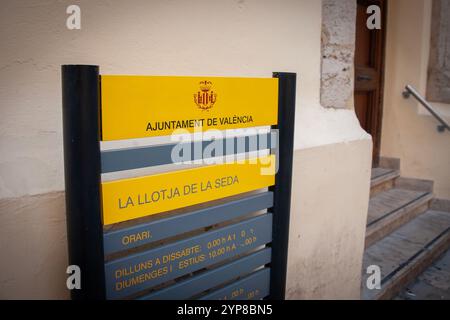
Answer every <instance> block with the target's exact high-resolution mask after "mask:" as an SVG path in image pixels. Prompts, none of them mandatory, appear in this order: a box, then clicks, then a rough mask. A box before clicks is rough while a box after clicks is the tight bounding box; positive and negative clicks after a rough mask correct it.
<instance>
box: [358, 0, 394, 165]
mask: <svg viewBox="0 0 450 320" xmlns="http://www.w3.org/2000/svg"><path fill="white" fill-rule="evenodd" d="M371 5H377V6H379V7H380V9H381V29H373V30H370V29H369V28H368V27H367V19H368V17H369V14H367V8H368V7H369V6H371ZM386 10H387V0H358V7H357V16H356V43H355V112H356V116H357V117H358V119H359V122H360V124H361V127H362V128H363V129H364V130H366V131H367V132H368V133H369V134H370V135H372V139H373V166H374V167H376V166H378V162H379V157H380V145H381V121H382V115H383V80H384V55H385V43H386Z"/></svg>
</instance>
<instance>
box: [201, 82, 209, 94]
mask: <svg viewBox="0 0 450 320" xmlns="http://www.w3.org/2000/svg"><path fill="white" fill-rule="evenodd" d="M211 86H212V82H211V81H206V80H205V81H201V82H200V90H201V91H203V92H207V91H209V89H211Z"/></svg>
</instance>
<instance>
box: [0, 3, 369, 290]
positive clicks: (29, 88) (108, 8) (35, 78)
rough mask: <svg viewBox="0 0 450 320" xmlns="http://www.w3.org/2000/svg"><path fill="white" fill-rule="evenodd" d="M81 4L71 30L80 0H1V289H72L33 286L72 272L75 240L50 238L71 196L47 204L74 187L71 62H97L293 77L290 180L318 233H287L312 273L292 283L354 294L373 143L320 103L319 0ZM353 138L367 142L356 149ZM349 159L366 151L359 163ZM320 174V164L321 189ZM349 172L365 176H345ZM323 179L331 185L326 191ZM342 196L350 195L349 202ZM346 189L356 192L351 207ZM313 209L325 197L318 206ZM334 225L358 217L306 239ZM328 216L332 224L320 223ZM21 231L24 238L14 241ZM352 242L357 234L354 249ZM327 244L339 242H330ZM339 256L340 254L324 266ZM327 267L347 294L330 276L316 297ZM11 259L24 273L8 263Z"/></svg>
mask: <svg viewBox="0 0 450 320" xmlns="http://www.w3.org/2000/svg"><path fill="white" fill-rule="evenodd" d="M76 3H77V4H79V5H80V7H81V16H82V29H81V30H67V29H66V26H65V19H66V17H67V15H66V13H65V10H66V7H67V6H68V5H70V4H73V1H39V2H37V1H13V0H8V1H3V2H2V10H1V11H0V39H1V43H2V50H1V51H0V58H1V59H0V103H1V111H0V112H1V117H0V155H1V156H0V199H3V200H0V202H1V203H0V219H1V220H0V254H2V256H4V255H6V254H8V255H11V256H12V258H11V259H8V261H7V262H6V260H5V259H1V260H0V261H1V262H0V293H1V297H3V298H8V297H33V298H36V297H39V298H61V297H67V292H66V291H65V289H64V284H63V283H60V282H58V284H52V285H50V284H48V285H47V286H46V284H45V283H46V282H45V281H44V282H43V283H40V284H39V285H38V286H37V289H36V290H30V288H29V283H30V282H29V281H30V280H32V279H34V278H35V277H42V278H44V279H51V278H52V277H53V275H54V274H58V276H57V279H63V277H64V272H63V271H64V270H65V267H66V266H65V265H64V264H63V263H61V261H62V260H64V258H62V257H66V252H65V243H64V241H65V240H64V239H61V238H60V237H58V238H56V237H55V236H54V235H55V234H60V233H61V232H62V233H63V234H64V232H65V221H64V219H63V216H64V212H61V210H62V208H61V202H59V203H60V204H59V205H58V206H57V205H52V204H51V202H50V199H48V201H47V202H46V199H47V193H48V192H52V191H58V190H62V189H63V185H64V183H63V182H64V180H63V158H62V156H63V150H62V123H61V93H60V92H61V86H60V65H62V64H97V65H100V68H101V73H103V74H143V75H145V74H147V75H215V76H257V77H270V76H271V73H272V71H289V72H296V73H297V74H298V91H297V110H296V111H297V116H296V138H295V148H296V149H297V152H296V156H295V169H294V172H295V176H294V186H298V183H300V184H301V185H302V186H303V187H302V188H297V187H294V190H293V202H294V203H293V212H292V215H293V217H294V218H293V223H292V228H294V230H297V227H299V226H302V228H307V229H308V236H306V235H305V237H303V238H299V240H296V239H297V238H295V237H296V235H292V236H291V238H292V237H294V238H292V240H291V243H290V246H291V247H290V266H301V267H304V266H306V267H307V269H304V270H310V271H309V272H308V273H301V274H299V275H295V269H293V270H291V271H290V277H291V279H293V281H295V282H290V283H289V286H290V287H291V286H292V288H290V289H289V293H290V298H298V297H303V298H308V297H313V296H314V297H317V296H319V297H320V296H321V297H322V298H333V297H334V298H349V297H353V298H355V297H357V296H358V292H359V285H357V282H358V280H357V278H358V277H359V273H358V272H356V274H355V270H356V271H357V270H360V265H358V263H360V260H361V258H362V257H361V255H362V246H363V239H361V236H362V235H363V234H364V230H365V215H366V213H367V207H366V205H365V204H367V200H368V191H369V181H368V172H369V169H370V156H367V155H370V154H371V141H370V137H369V136H368V135H367V134H366V133H365V132H364V131H363V130H361V128H360V127H359V124H358V121H357V119H356V116H355V114H354V112H353V110H335V109H325V108H323V107H321V106H320V103H319V96H320V74H321V70H320V59H321V53H320V37H321V2H320V1H315V0H284V1H269V0H264V1H261V0H238V1H219V0H213V1H206V0H195V1H162V0H161V1H144V0H134V1H87V0H85V1H76ZM353 144H357V145H358V147H355V148H352V145H353ZM310 149H314V150H317V152H312V153H311V154H312V155H313V156H311V158H309V160H308V166H304V165H303V164H302V160H301V159H302V156H301V155H302V152H303V150H304V151H305V152H306V150H310ZM308 154H310V153H308ZM335 155H339V157H335ZM352 159H358V160H357V165H355V162H354V161H352ZM336 161H338V162H336ZM337 164H339V165H337ZM306 170H307V171H306ZM316 171H318V172H321V173H320V176H321V177H322V178H321V180H320V184H319V181H318V180H317V179H316V177H315V174H314V173H315V172H316ZM336 172H340V173H339V174H337V173H336ZM345 172H347V173H352V175H354V176H355V177H360V178H358V179H355V180H352V179H346V178H345V177H346V175H345V174H342V173H345ZM361 177H362V178H361ZM327 179H330V181H332V182H331V183H330V186H335V188H324V189H322V188H321V185H323V184H326V183H327ZM36 194H39V196H38V198H39V199H40V200H39V210H37V209H36V207H35V203H36V200H35V199H36V198H34V197H30V196H29V195H36ZM341 194H345V199H347V200H348V201H346V203H345V208H344V206H343V203H342V200H341V198H340V195H341ZM348 195H352V197H353V198H354V199H356V200H355V201H354V202H352V201H350V198H348ZM60 197H62V194H60ZM61 200H62V199H60V200H59V201H61ZM14 201H15V202H14ZM314 203H321V206H320V208H316V207H315V206H314V205H312V204H314ZM337 203H339V204H338V206H336V204H337ZM336 208H338V209H336ZM47 209H48V210H49V212H48V210H47ZM44 212H45V214H44ZM325 217H333V219H331V220H328V219H325V220H324V218H325ZM338 220H340V221H348V222H350V223H349V225H348V226H347V227H345V228H343V229H342V230H340V229H339V228H340V226H342V227H343V225H342V224H337V225H335V228H337V229H335V231H336V232H334V233H333V234H332V236H331V235H330V234H328V235H327V236H328V239H327V241H324V242H322V243H320V241H314V242H311V241H308V237H309V236H313V237H316V236H317V235H318V234H322V235H323V234H325V233H324V232H323V231H324V230H328V229H329V228H330V227H332V226H333V225H334V224H333V223H334V222H333V221H338ZM326 221H329V223H328V225H324V224H323V223H324V222H326ZM352 221H353V222H352ZM306 223H307V224H306ZM36 225H45V226H47V227H48V228H49V229H48V230H52V232H37V231H36V230H35V229H33V228H35V226H36ZM299 230H301V228H300V229H299ZM355 234H356V235H357V236H356V238H355V237H354V236H353V235H355ZM7 236H8V237H9V238H8V239H7V238H6V237H7ZM18 237H21V241H16V240H17V239H18ZM355 239H357V240H358V241H360V242H358V243H357V244H356V245H355V244H354V241H355ZM6 240H8V241H6ZM55 242H57V244H56V243H55ZM330 242H335V243H339V246H335V247H332V248H330V247H329V243H330ZM297 244H298V246H297ZM311 246H313V247H314V248H315V249H317V250H316V251H315V253H316V254H315V255H310V254H303V252H305V251H308V250H310V249H311ZM26 252H33V255H32V257H34V258H33V259H36V260H34V262H36V263H39V264H40V268H38V269H33V267H32V266H30V264H29V263H28V262H30V261H29V259H28V257H29V256H27V254H26ZM329 254H332V255H334V256H335V257H337V259H336V260H333V261H330V260H328V256H329ZM43 256H45V259H44V258H42V257H43ZM39 257H40V258H39ZM348 258H349V259H350V260H349V261H355V263H356V265H354V268H352V269H351V270H349V269H348V268H347V266H346V265H345V264H342V265H335V264H336V263H338V262H343V261H346V259H348ZM61 259H62V260H61ZM305 259H306V260H305ZM30 260H31V259H30ZM317 261H321V263H322V264H323V265H324V266H325V269H326V270H327V272H334V273H335V274H336V276H337V275H342V274H343V273H352V275H349V277H348V278H352V279H353V281H352V282H351V284H348V285H349V286H350V287H351V288H350V289H349V290H346V291H342V292H340V293H339V292H337V291H336V290H329V289H327V284H322V287H321V288H322V289H320V288H318V289H315V290H314V294H312V292H313V289H312V286H314V284H311V283H310V282H306V281H304V280H305V278H310V277H311V275H314V277H315V278H316V279H318V278H320V272H321V269H315V268H314V267H313V266H315V265H316V263H317ZM25 262H27V263H25ZM12 263H13V264H14V265H15V266H16V268H14V269H11V268H10V267H9V265H10V264H12ZM293 272H294V273H293ZM335 278H336V277H335ZM327 279H328V278H327ZM330 279H331V278H330ZM355 279H356V280H355ZM58 281H59V280H58ZM61 282H62V281H61ZM330 286H333V287H335V284H330ZM5 288H8V290H5Z"/></svg>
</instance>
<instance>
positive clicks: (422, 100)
mask: <svg viewBox="0 0 450 320" xmlns="http://www.w3.org/2000/svg"><path fill="white" fill-rule="evenodd" d="M411 95H413V96H414V98H416V100H417V101H419V103H420V104H421V105H423V106H424V107H425V108H426V109H427V110H428V111H429V112H430V113H431V114H432V115H433V116H434V117H435V118H436V119H437V120H438V121H439V122H440V123H441V124H440V125H438V126H437V130H438V132H444V131H445V129H447V130H448V131H450V125H449V124H448V122H447V121H445V119H444V118H443V117H442V116H441V115H440V114H439V113H438V112H437V111H436V110H434V108H433V107H432V106H431V104H429V103H428V101H426V100H425V98H424V97H422V96H421V95H420V93H419V92H417V90H416V89H414V87H412V86H410V85H409V84H408V85H407V86H406V87H405V91H403V97H404V98H405V99H408V98H409V97H410V96H411Z"/></svg>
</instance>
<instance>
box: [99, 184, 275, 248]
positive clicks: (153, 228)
mask: <svg viewBox="0 0 450 320" xmlns="http://www.w3.org/2000/svg"><path fill="white" fill-rule="evenodd" d="M272 206H273V193H272V192H265V193H259V194H254V195H250V196H247V197H245V198H242V199H239V200H234V201H231V202H227V203H224V204H219V205H215V206H211V207H208V208H203V209H200V210H196V211H192V212H188V213H184V214H180V215H176V216H173V217H169V218H164V219H160V220H156V221H151V222H147V223H142V224H139V225H136V226H133V227H129V228H124V229H120V230H114V231H110V232H106V233H105V234H104V235H103V239H104V250H105V255H108V254H111V253H114V252H118V251H122V250H127V249H131V248H135V247H138V246H141V245H144V244H148V243H151V242H154V241H158V240H161V239H165V238H168V237H171V236H175V235H178V234H182V233H185V232H189V231H192V230H196V229H199V228H203V227H207V226H211V225H214V224H216V223H220V222H224V221H227V220H232V219H235V218H238V217H240V216H242V215H245V214H249V213H252V212H256V211H259V210H264V209H267V208H271V207H272Z"/></svg>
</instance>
